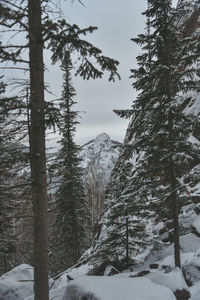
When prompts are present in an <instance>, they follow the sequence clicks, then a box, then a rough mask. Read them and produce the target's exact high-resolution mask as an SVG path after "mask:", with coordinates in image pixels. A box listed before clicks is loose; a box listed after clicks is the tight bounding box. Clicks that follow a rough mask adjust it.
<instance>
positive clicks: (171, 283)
mask: <svg viewBox="0 0 200 300" xmlns="http://www.w3.org/2000/svg"><path fill="white" fill-rule="evenodd" d="M147 277H148V278H149V279H150V280H151V281H152V282H154V283H157V284H161V285H163V286H166V287H168V288H169V289H170V290H172V291H173V292H176V291H177V290H180V291H181V290H183V289H185V290H188V287H187V285H186V282H185V279H184V277H183V273H182V271H181V270H180V269H179V268H175V269H173V270H172V271H171V272H169V273H164V272H153V273H149V274H148V275H147Z"/></svg>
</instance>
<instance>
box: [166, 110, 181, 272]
mask: <svg viewBox="0 0 200 300" xmlns="http://www.w3.org/2000/svg"><path fill="white" fill-rule="evenodd" d="M168 122H169V142H170V148H171V149H170V150H171V156H170V181H171V189H172V194H171V199H170V200H171V203H170V204H171V205H170V206H171V212H172V219H173V224H174V226H173V227H174V261H175V266H176V267H179V268H181V258H180V237H179V221H178V202H177V192H176V174H175V170H174V162H173V158H172V153H173V149H172V147H173V146H172V145H173V134H172V132H173V114H172V111H171V110H170V111H169V115H168Z"/></svg>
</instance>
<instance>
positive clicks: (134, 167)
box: [93, 0, 200, 266]
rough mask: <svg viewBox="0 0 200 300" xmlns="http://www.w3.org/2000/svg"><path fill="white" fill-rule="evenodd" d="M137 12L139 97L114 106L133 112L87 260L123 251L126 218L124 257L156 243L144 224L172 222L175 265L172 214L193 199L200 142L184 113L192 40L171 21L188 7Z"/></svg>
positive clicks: (192, 74)
mask: <svg viewBox="0 0 200 300" xmlns="http://www.w3.org/2000/svg"><path fill="white" fill-rule="evenodd" d="M144 14H145V15H146V17H147V33H146V34H141V35H139V36H138V37H137V38H136V39H133V41H135V42H136V43H137V44H138V45H139V46H141V48H142V52H141V54H140V55H139V56H138V57H137V62H138V68H137V69H133V70H131V72H132V75H131V78H132V79H134V82H133V87H134V88H135V89H136V90H137V92H138V97H137V99H136V100H135V101H134V103H133V106H132V110H127V111H126V110H122V111H116V113H117V114H118V115H119V116H121V117H129V116H130V111H132V116H131V122H130V124H129V128H128V130H127V136H126V138H125V145H124V150H123V153H122V155H121V157H120V158H119V162H118V163H117V165H116V166H119V164H120V163H121V168H120V167H119V168H118V169H117V170H116V168H115V169H114V171H113V173H112V176H111V188H110V190H109V193H108V198H107V201H106V204H107V206H106V212H105V214H104V217H103V219H102V230H101V234H100V235H99V238H98V240H97V241H96V243H95V247H94V255H93V261H94V263H97V264H100V263H102V262H103V261H107V260H109V261H116V260H119V259H122V258H123V257H124V256H125V249H126V247H125V241H124V234H125V230H126V229H125V228H126V227H125V219H126V218H128V220H129V253H130V256H131V257H134V256H135V255H136V254H137V253H140V252H142V251H144V249H145V248H147V247H148V248H149V249H153V250H155V251H157V250H158V249H159V248H160V247H161V246H162V245H161V244H162V242H160V241H159V236H158V232H156V231H155V232H152V230H153V226H152V224H151V223H152V222H153V224H156V223H157V222H160V221H165V220H167V221H168V220H173V229H174V236H173V241H174V242H175V262H176V265H178V266H180V257H179V228H178V212H179V208H180V206H183V205H184V204H185V203H187V202H189V201H191V200H192V199H191V198H190V196H189V195H188V194H187V193H186V191H187V190H188V189H189V188H190V187H189V184H188V183H186V181H185V176H187V173H188V172H190V171H191V170H192V169H193V167H194V166H195V165H197V164H199V162H200V156H199V147H198V145H197V144H196V143H195V142H194V141H193V140H192V138H191V137H192V136H193V132H194V128H195V126H196V125H195V123H196V122H197V123H198V122H199V121H198V120H197V118H194V117H193V116H192V115H190V114H188V113H187V107H188V103H189V102H190V95H188V92H191V91H192V92H193V91H198V88H199V78H198V70H197V68H196V63H197V62H198V60H199V52H198V48H199V38H198V36H197V35H196V34H194V35H193V36H190V37H184V36H183V34H182V32H181V28H180V27H179V26H178V20H181V19H182V17H183V16H184V15H185V14H187V6H185V7H184V9H182V8H181V9H176V10H175V9H173V8H172V6H171V1H170V0H166V1H162V0H149V1H148V9H147V10H146V12H145V13H144ZM122 157H123V158H122ZM127 167H128V168H127ZM114 172H115V173H114ZM191 180H192V179H191ZM112 184H113V185H114V186H113V185H112ZM149 224H151V226H150V227H149V226H148V225H149ZM149 229H151V230H149Z"/></svg>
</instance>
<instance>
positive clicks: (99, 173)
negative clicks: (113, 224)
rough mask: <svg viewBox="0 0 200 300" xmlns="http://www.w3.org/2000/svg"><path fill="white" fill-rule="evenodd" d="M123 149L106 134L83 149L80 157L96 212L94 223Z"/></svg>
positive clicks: (89, 196) (88, 193)
mask: <svg viewBox="0 0 200 300" xmlns="http://www.w3.org/2000/svg"><path fill="white" fill-rule="evenodd" d="M121 148H122V144H121V143H119V142H117V141H113V140H111V139H110V137H109V135H108V134H106V133H101V134H99V135H98V136H97V137H96V138H95V139H93V140H92V141H90V142H88V143H87V144H85V145H84V146H82V148H81V152H80V156H81V158H82V167H83V169H84V175H83V179H84V183H85V188H86V191H87V197H88V202H89V203H90V204H91V207H92V208H93V209H94V210H95V211H94V212H93V216H94V219H93V223H94V222H95V221H96V219H97V218H98V216H99V213H100V212H101V209H102V208H103V205H104V193H105V188H106V185H107V183H108V180H109V178H110V174H111V172H112V169H113V167H114V165H115V163H116V161H117V159H118V157H119V153H120V151H121Z"/></svg>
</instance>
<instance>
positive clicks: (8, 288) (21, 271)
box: [0, 264, 33, 300]
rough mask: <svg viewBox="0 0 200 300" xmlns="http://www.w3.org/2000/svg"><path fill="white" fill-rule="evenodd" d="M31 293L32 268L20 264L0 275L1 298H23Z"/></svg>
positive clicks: (19, 299)
mask: <svg viewBox="0 0 200 300" xmlns="http://www.w3.org/2000/svg"><path fill="white" fill-rule="evenodd" d="M31 294H33V268H32V267H31V266H29V265H26V264H22V265H19V266H17V267H16V268H14V269H12V270H11V271H9V272H8V273H6V274H4V275H3V276H2V277H0V299H1V300H23V299H24V298H26V297H27V296H29V295H31Z"/></svg>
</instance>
